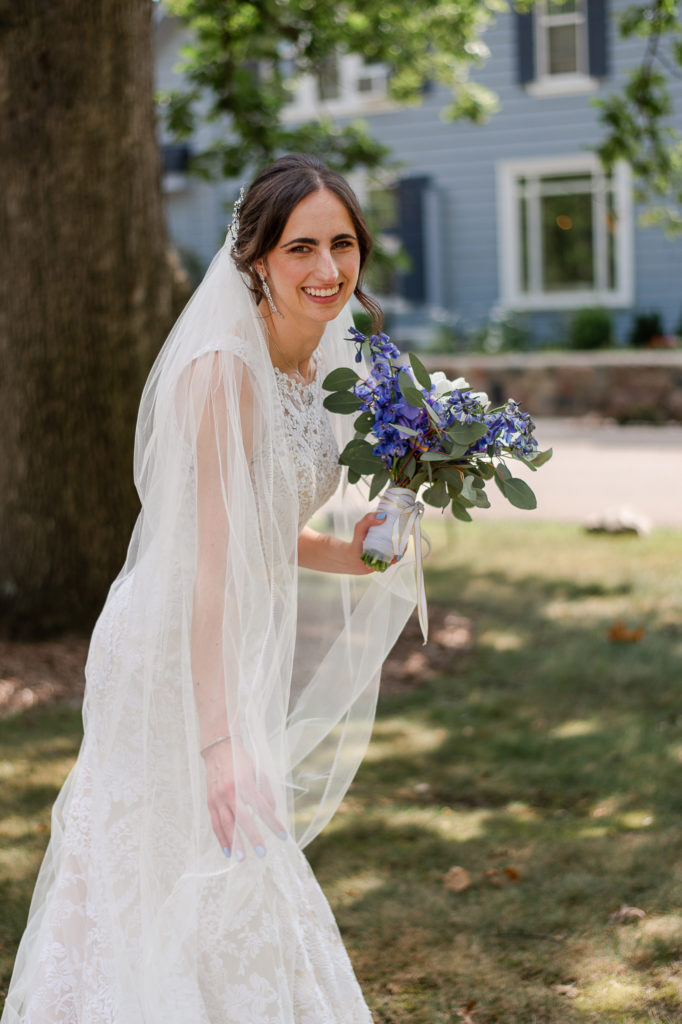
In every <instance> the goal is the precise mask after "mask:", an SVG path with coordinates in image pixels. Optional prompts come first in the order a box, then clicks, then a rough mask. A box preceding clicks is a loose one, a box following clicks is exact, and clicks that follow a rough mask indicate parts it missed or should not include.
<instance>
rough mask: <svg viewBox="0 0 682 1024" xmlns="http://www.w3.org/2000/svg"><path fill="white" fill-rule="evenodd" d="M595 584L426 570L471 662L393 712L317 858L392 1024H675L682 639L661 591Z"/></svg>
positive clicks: (395, 702) (452, 668)
mask: <svg viewBox="0 0 682 1024" xmlns="http://www.w3.org/2000/svg"><path fill="white" fill-rule="evenodd" d="M616 555H617V552H616ZM548 565H549V566H551V563H548ZM628 571H629V570H628ZM585 576H586V573H585V571H584V569H583V571H582V572H580V573H578V574H577V576H576V577H573V576H571V577H567V576H563V575H561V574H560V573H558V574H554V575H553V574H552V571H551V568H546V570H545V575H542V573H539V572H538V573H529V572H527V571H526V572H523V571H521V572H519V571H518V570H517V571H516V572H509V573H507V572H505V571H504V570H503V569H497V568H494V569H490V570H486V571H480V570H477V569H476V568H474V567H471V566H469V565H466V564H458V565H456V566H455V567H448V568H442V569H439V568H436V569H434V570H432V571H431V573H430V577H429V590H430V592H431V593H434V592H435V593H437V595H438V597H439V599H440V600H441V601H442V600H443V598H444V596H445V595H446V594H447V593H448V591H449V592H450V594H452V602H451V607H452V606H454V608H455V610H456V612H457V613H458V615H464V616H468V617H470V618H471V619H472V620H473V622H474V628H475V633H476V636H477V640H476V643H475V645H474V649H473V650H472V651H468V652H465V653H461V652H456V651H455V652H453V654H452V658H451V661H450V664H449V665H448V667H447V669H445V670H443V669H442V667H441V671H440V672H439V674H436V675H433V674H430V675H429V674H427V678H426V679H425V680H424V681H421V680H420V679H419V678H415V679H414V681H413V682H414V686H413V688H412V690H411V691H410V692H407V693H401V694H400V695H398V696H395V697H390V698H387V699H384V700H382V702H381V704H380V708H379V714H378V717H377V725H376V730H375V737H374V739H373V743H372V747H371V748H370V753H369V757H368V759H367V760H366V762H365V763H364V764H363V766H362V768H361V769H360V772H359V774H358V776H357V778H356V780H355V782H354V784H353V787H352V788H351V791H350V794H349V797H348V800H347V809H346V810H342V812H341V814H340V815H339V816H338V817H337V819H336V820H335V822H334V824H333V825H332V827H331V829H330V831H329V832H328V833H327V834H325V835H323V836H321V837H320V838H318V839H317V840H316V842H315V844H314V845H313V848H312V850H311V851H310V859H311V862H312V864H313V867H314V868H315V870H316V873H317V874H318V877H319V878H320V880H321V882H322V884H323V885H324V887H325V889H326V890H327V891H328V892H329V893H330V895H331V898H332V903H333V905H334V908H335V910H336V912H337V915H338V919H339V923H340V925H341V927H342V930H343V932H344V936H345V937H346V938H347V941H348V942H349V945H350V947H351V950H352V955H353V960H354V963H355V964H356V967H357V968H358V971H359V973H360V975H361V978H362V981H363V983H364V985H365V988H366V990H367V992H368V994H369V995H370V999H371V1002H372V1005H373V1008H374V1010H375V1014H376V1016H377V1019H378V1020H380V1021H385V1022H392V1021H396V1022H397V1021H401V1022H402V1021H411V1022H415V1024H417V1022H420V1024H421V1022H422V1021H424V1022H425V1024H440V1022H441V1021H442V1022H445V1021H448V1022H449V1021H455V1020H461V1019H464V1018H463V1013H464V1009H463V1008H465V1007H466V1005H467V1004H468V1003H470V1002H471V1001H475V1015H474V1016H473V1020H475V1022H476V1024H488V1022H491V1024H492V1022H497V1021H499V1022H504V1024H531V1022H548V1024H550V1022H551V1024H570V1022H584V1021H588V1020H589V1021H604V1022H609V1024H616V1022H618V1024H629V1022H630V1021H632V1022H634V1021H640V1020H650V1021H661V1022H666V1021H670V1022H672V1021H680V1020H682V985H680V983H679V975H678V969H679V962H680V959H681V957H682V906H681V902H680V882H681V881H682V869H681V867H680V865H681V864H682V834H681V833H680V831H679V828H678V822H679V818H680V812H682V786H681V785H680V781H681V774H682V707H681V706H680V700H679V693H678V690H679V679H680V675H681V673H680V655H681V653H682V628H680V627H679V626H678V625H676V624H675V622H674V621H671V605H670V593H669V591H666V594H665V595H663V596H662V595H660V594H659V595H657V594H656V593H650V592H649V591H650V588H649V591H648V590H647V588H646V587H644V586H643V584H642V582H641V580H638V579H637V577H636V574H633V575H632V577H631V578H630V579H623V578H622V576H621V578H618V572H616V571H611V573H610V576H608V577H606V578H603V579H599V580H591V579H590V578H589V575H587V578H585ZM581 577H582V578H581ZM654 590H655V588H654ZM678 607H679V600H678ZM628 614H630V615H632V614H634V615H636V616H637V617H638V621H640V620H641V617H642V616H644V615H645V616H646V619H645V622H646V630H645V634H644V637H643V639H642V640H641V642H639V643H628V644H616V643H613V642H611V640H610V639H609V633H608V630H609V627H610V625H611V624H612V623H613V621H614V619H616V618H618V617H620V616H627V615H628ZM677 621H678V622H679V621H680V620H679V619H678V620H677ZM453 865H457V866H458V867H461V868H463V869H464V871H465V872H467V873H468V875H467V876H466V878H467V879H468V884H466V885H464V886H463V888H462V891H460V892H454V891H450V890H448V889H447V888H446V887H445V885H444V879H445V876H446V873H447V872H448V871H449V869H450V868H452V867H453ZM623 907H625V908H630V910H629V911H628V910H625V911H621V908H623ZM632 908H635V909H634V910H633V909H632ZM638 910H643V911H645V914H646V916H639V915H638V914H637V913H636V911H638ZM619 912H620V916H618V915H619ZM614 914H615V915H616V916H612V915H614ZM661 922H667V924H665V925H664V924H662V923H661ZM666 928H667V932H666ZM657 929H658V931H661V929H662V930H663V932H664V934H662V935H661V934H658V932H657ZM566 993H568V995H567V994H566ZM403 996H405V1000H404V1001H403V1002H401V999H402V997H403ZM472 1012H473V1011H472Z"/></svg>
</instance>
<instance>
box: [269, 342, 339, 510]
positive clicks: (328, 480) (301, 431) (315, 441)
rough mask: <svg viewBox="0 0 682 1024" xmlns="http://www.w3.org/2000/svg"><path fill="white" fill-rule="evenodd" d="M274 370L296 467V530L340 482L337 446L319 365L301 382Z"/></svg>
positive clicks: (318, 362) (318, 363)
mask: <svg viewBox="0 0 682 1024" xmlns="http://www.w3.org/2000/svg"><path fill="white" fill-rule="evenodd" d="M274 369H275V378H276V381H277V391H278V392H279V396H280V400H281V402H282V410H283V412H284V424H285V429H286V432H287V440H288V442H289V448H290V450H291V454H292V458H293V461H294V466H295V468H296V481H297V484H298V500H299V517H298V519H299V522H298V525H299V529H302V527H303V526H304V525H305V523H306V522H307V521H308V520H309V519H310V517H311V516H312V515H313V514H314V512H316V511H317V509H318V508H320V506H321V505H323V504H324V503H325V501H327V499H328V498H330V497H331V496H332V494H333V493H334V491H335V490H336V487H337V485H338V482H339V477H340V475H341V467H340V466H339V464H338V458H339V449H338V446H337V444H336V440H335V438H334V435H333V433H332V429H331V424H330V422H329V417H328V416H327V412H326V410H325V408H324V406H323V405H322V399H323V397H324V396H323V393H322V376H323V371H322V366H321V363H320V360H318V361H317V368H316V373H315V377H314V379H313V380H312V381H311V383H310V384H302V383H301V382H300V381H297V380H295V379H294V378H293V377H290V376H289V375H288V374H286V373H283V372H282V370H278V369H277V367H275V368H274Z"/></svg>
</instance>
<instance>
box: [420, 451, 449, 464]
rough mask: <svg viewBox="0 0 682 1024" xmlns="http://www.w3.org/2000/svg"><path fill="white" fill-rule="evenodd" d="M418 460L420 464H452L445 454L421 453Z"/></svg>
mask: <svg viewBox="0 0 682 1024" xmlns="http://www.w3.org/2000/svg"><path fill="white" fill-rule="evenodd" d="M419 458H420V460H421V461H422V462H452V456H451V455H448V454H447V453H446V452H422V453H421V455H420V456H419Z"/></svg>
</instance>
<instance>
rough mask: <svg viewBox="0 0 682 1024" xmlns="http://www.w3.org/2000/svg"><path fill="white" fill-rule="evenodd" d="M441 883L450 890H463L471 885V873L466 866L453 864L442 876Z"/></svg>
mask: <svg viewBox="0 0 682 1024" xmlns="http://www.w3.org/2000/svg"><path fill="white" fill-rule="evenodd" d="M443 885H444V886H445V888H446V889H449V890H450V892H463V891H464V890H465V889H468V888H469V886H470V885H471V875H470V874H469V872H468V871H467V869H466V868H461V867H459V866H458V865H455V866H454V867H452V868H450V870H449V871H448V872H447V873H446V874H445V875H444V876H443Z"/></svg>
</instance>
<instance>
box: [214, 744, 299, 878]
mask: <svg viewBox="0 0 682 1024" xmlns="http://www.w3.org/2000/svg"><path fill="white" fill-rule="evenodd" d="M203 758H204V763H205V766H206V790H207V796H208V809H209V813H210V815H211V823H212V825H213V831H214V832H215V834H216V836H217V837H218V842H219V843H220V845H221V847H222V850H223V853H224V854H225V856H226V857H229V856H231V854H232V853H233V852H234V856H235V858H236V859H237V860H239V861H241V860H243V859H244V849H243V843H242V838H241V835H240V833H244V835H246V837H247V839H248V840H249V842H250V843H251V845H252V846H253V848H254V851H255V853H256V855H257V856H258V857H264V856H265V843H264V840H263V835H262V832H261V829H260V828H259V825H258V819H260V820H261V821H263V822H264V823H265V824H266V825H267V826H268V828H269V829H271V830H272V832H274V833H275V835H277V836H278V837H279V838H280V839H286V838H287V832H286V829H285V828H284V825H283V824H282V823H281V822H280V821H279V819H278V818H277V815H276V814H275V798H274V795H273V792H272V787H271V786H270V783H269V781H268V779H267V778H266V777H262V778H260V779H259V778H257V776H256V770H255V767H254V763H253V759H252V758H251V755H250V754H249V752H248V751H247V750H246V748H245V746H244V744H243V743H242V741H241V740H240V739H237V738H236V737H229V738H228V739H225V740H223V741H222V742H220V743H216V744H215V745H214V746H212V747H209V748H208V749H207V750H206V751H205V752H204V754H203Z"/></svg>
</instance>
